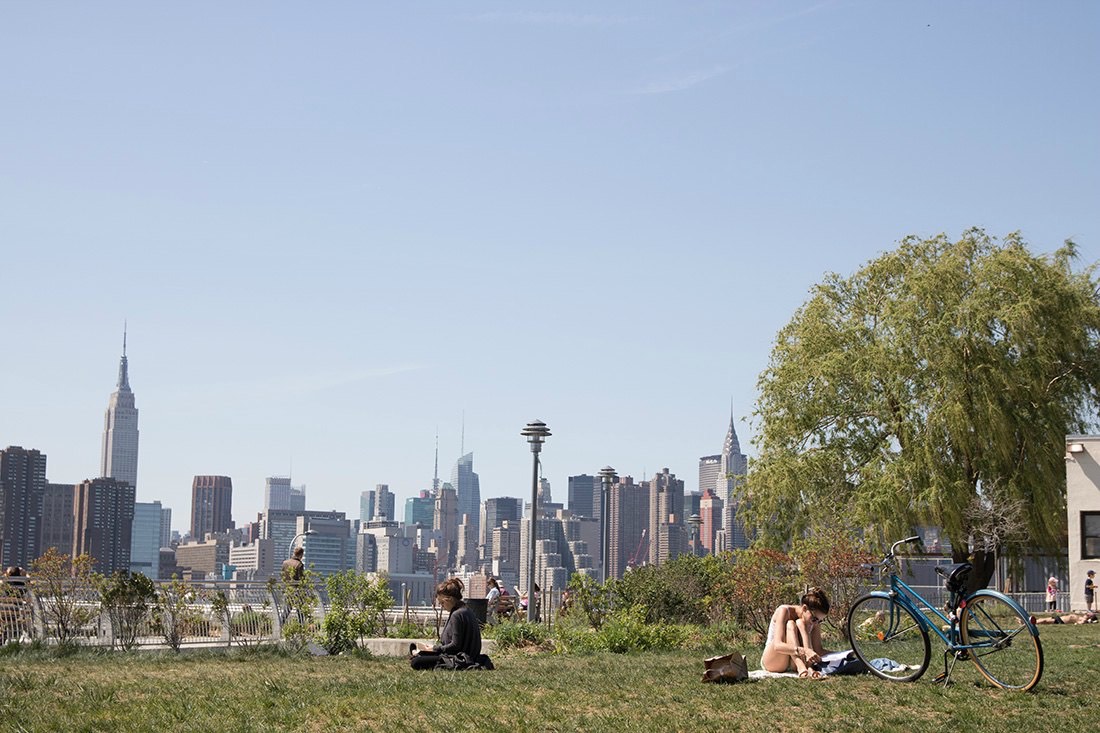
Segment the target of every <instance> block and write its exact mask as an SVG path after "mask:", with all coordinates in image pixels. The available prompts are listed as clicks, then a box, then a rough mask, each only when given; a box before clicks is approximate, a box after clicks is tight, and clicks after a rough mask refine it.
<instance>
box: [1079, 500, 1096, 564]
mask: <svg viewBox="0 0 1100 733" xmlns="http://www.w3.org/2000/svg"><path fill="white" fill-rule="evenodd" d="M1097 558H1100V512H1081V559H1082V560H1092V559H1097Z"/></svg>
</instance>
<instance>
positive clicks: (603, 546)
mask: <svg viewBox="0 0 1100 733" xmlns="http://www.w3.org/2000/svg"><path fill="white" fill-rule="evenodd" d="M616 478H618V474H616V473H615V469H614V468H612V467H611V466H604V467H603V468H601V469H600V483H601V484H602V490H601V491H600V575H601V576H602V577H601V578H600V580H601V581H602V582H604V583H606V582H607V581H608V580H609V579H610V578H611V483H612V482H613V481H614V480H615V479H616Z"/></svg>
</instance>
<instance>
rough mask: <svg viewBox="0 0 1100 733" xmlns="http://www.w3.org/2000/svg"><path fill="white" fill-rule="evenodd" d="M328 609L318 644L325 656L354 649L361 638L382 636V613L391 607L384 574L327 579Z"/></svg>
mask: <svg viewBox="0 0 1100 733" xmlns="http://www.w3.org/2000/svg"><path fill="white" fill-rule="evenodd" d="M325 587H326V589H327V590H328V597H329V610H328V612H327V613H326V614H325V618H324V620H323V621H322V622H321V632H322V644H323V646H324V647H325V649H326V650H327V651H328V653H329V654H339V653H341V652H344V651H349V650H351V649H355V648H356V647H358V646H359V642H360V641H361V640H362V639H363V637H365V636H368V635H374V634H379V635H382V636H385V635H386V610H387V609H389V607H390V606H391V605H393V596H391V595H390V587H389V581H388V580H387V579H386V576H385V575H377V576H375V577H374V578H373V579H372V578H370V577H368V576H366V575H361V574H359V573H356V572H355V571H354V570H347V571H344V572H342V573H335V574H333V575H330V576H328V578H327V579H326V581H325Z"/></svg>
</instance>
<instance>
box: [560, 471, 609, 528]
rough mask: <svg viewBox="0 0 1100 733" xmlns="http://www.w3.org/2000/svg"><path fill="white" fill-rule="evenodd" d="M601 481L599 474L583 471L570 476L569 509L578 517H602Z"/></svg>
mask: <svg viewBox="0 0 1100 733" xmlns="http://www.w3.org/2000/svg"><path fill="white" fill-rule="evenodd" d="M601 490H602V489H601V483H600V477H599V476H589V475H588V474H587V473H582V474H581V475H579V476H570V477H569V497H568V501H569V503H568V507H569V511H571V512H572V513H573V515H574V516H578V517H596V518H597V519H599V517H600V496H601Z"/></svg>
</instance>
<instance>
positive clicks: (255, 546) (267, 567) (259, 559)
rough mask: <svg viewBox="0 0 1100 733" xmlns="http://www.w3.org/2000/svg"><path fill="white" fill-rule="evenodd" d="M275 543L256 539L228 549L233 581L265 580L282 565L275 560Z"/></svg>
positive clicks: (280, 561)
mask: <svg viewBox="0 0 1100 733" xmlns="http://www.w3.org/2000/svg"><path fill="white" fill-rule="evenodd" d="M275 555H276V553H275V541H274V540H263V539H256V540H253V541H252V542H249V543H248V544H242V545H233V546H231V547H230V548H229V564H230V565H232V566H233V568H234V575H233V579H234V580H267V579H268V578H270V577H272V576H273V575H275V574H276V573H277V572H278V570H279V567H280V566H281V565H282V559H280V560H279V562H275V560H276V556H275Z"/></svg>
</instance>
